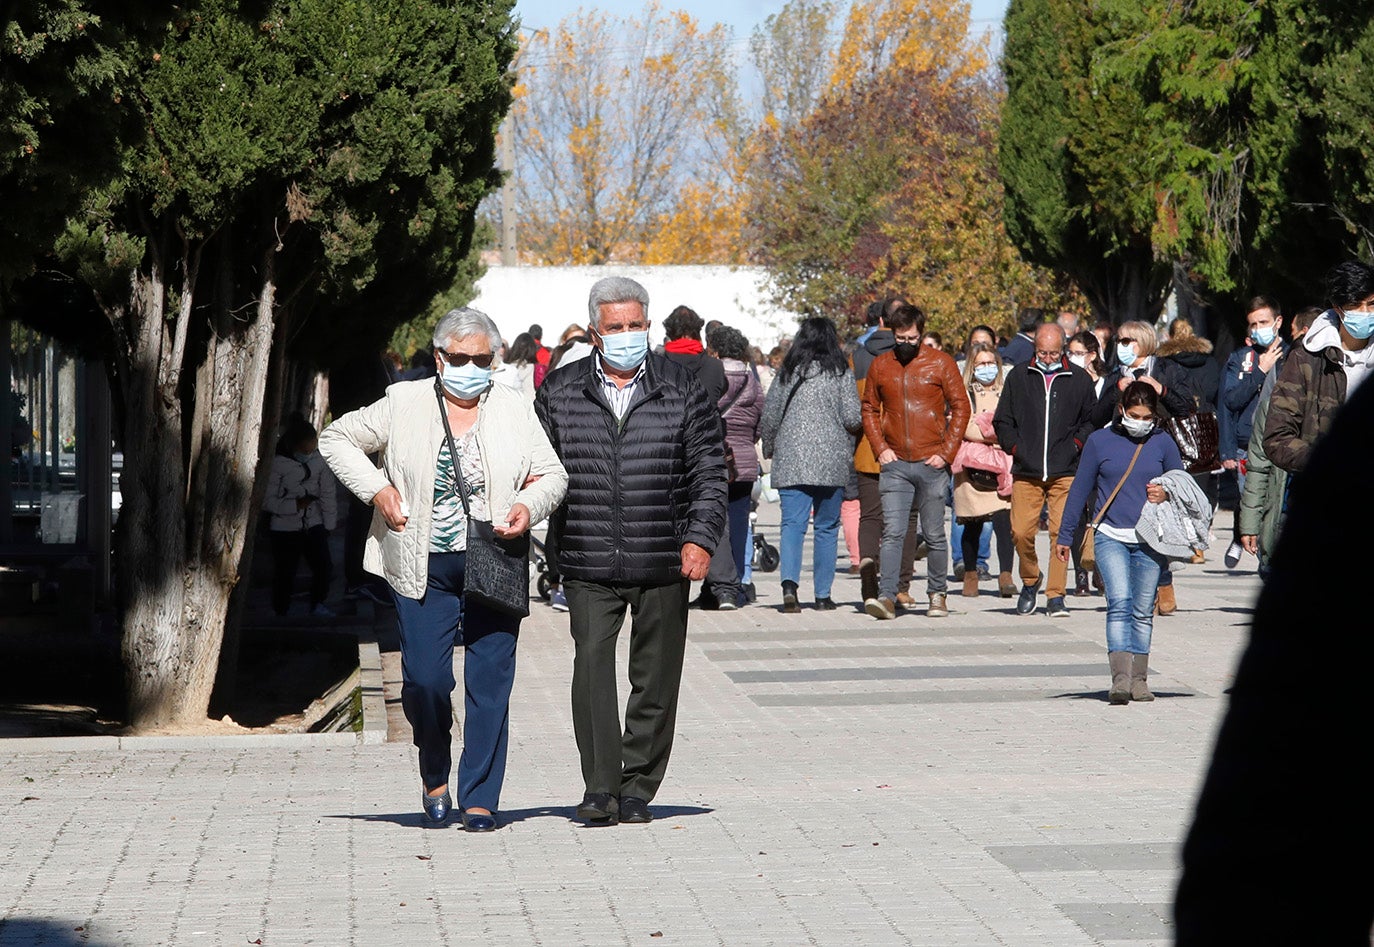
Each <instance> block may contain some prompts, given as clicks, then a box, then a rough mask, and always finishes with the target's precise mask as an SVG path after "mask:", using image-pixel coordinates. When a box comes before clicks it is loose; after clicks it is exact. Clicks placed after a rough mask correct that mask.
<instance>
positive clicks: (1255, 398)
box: [1217, 296, 1288, 569]
mask: <svg viewBox="0 0 1374 947" xmlns="http://www.w3.org/2000/svg"><path fill="white" fill-rule="evenodd" d="M1246 309H1247V312H1246V314H1245V325H1246V332H1247V334H1246V337H1245V343H1246V344H1245V345H1242V346H1241V347H1240V348H1238V349H1236V350H1235V351H1234V352H1232V353H1231V357H1230V358H1228V359H1227V360H1226V367H1225V369H1223V370H1222V373H1221V394H1220V395H1219V396H1218V399H1217V400H1218V402H1219V403H1218V405H1217V408H1218V410H1217V428H1218V434H1219V435H1220V441H1221V464H1222V466H1223V467H1225V468H1226V470H1228V471H1231V472H1232V473H1229V474H1227V476H1234V477H1235V478H1236V482H1237V486H1238V488H1239V491H1240V492H1241V493H1244V492H1245V459H1246V448H1247V447H1249V446H1250V432H1251V425H1252V422H1253V420H1254V417H1255V407H1256V405H1258V404H1259V400H1260V389H1261V388H1263V387H1264V380H1265V378H1267V377H1268V376H1269V373H1270V372H1272V371H1273V370H1274V366H1275V365H1277V364H1278V363H1279V362H1280V361H1282V360H1283V357H1284V356H1285V355H1286V354H1288V344H1287V343H1286V342H1285V341H1284V340H1283V338H1282V337H1281V336H1280V335H1279V330H1280V329H1282V328H1283V315H1282V313H1281V312H1280V310H1279V304H1278V303H1277V302H1276V301H1275V300H1273V299H1270V298H1269V297H1268V296H1256V297H1255V298H1254V299H1252V300H1250V304H1249V306H1247V307H1246ZM1241 552H1242V548H1241V544H1240V509H1239V504H1237V510H1236V514H1235V536H1234V538H1233V539H1232V540H1231V545H1230V546H1229V547H1227V549H1226V560H1225V561H1226V567H1227V568H1228V569H1234V568H1235V567H1236V566H1237V565H1239V564H1240V556H1241Z"/></svg>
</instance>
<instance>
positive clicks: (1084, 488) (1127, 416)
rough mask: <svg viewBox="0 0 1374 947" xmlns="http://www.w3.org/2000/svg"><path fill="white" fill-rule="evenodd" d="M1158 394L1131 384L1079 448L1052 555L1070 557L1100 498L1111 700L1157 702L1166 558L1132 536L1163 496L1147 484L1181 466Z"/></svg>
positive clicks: (1098, 540)
mask: <svg viewBox="0 0 1374 947" xmlns="http://www.w3.org/2000/svg"><path fill="white" fill-rule="evenodd" d="M1158 417H1159V395H1158V394H1157V393H1156V392H1155V390H1154V387H1153V386H1151V385H1149V384H1148V383H1146V382H1142V381H1137V382H1132V383H1130V384H1129V385H1127V386H1126V389H1125V390H1124V391H1123V392H1122V393H1121V402H1120V413H1119V414H1118V416H1117V420H1116V421H1115V422H1114V423H1113V424H1112V425H1111V426H1110V427H1106V428H1103V429H1101V430H1099V431H1094V432H1093V433H1092V434H1091V435H1089V436H1088V441H1087V443H1086V444H1084V445H1083V455H1082V457H1081V458H1080V459H1079V461H1078V473H1077V474H1075V475H1074V478H1073V486H1071V487H1070V488H1069V498H1068V500H1067V501H1066V502H1065V504H1064V519H1063V521H1062V522H1061V523H1060V524H1059V536H1058V537H1057V539H1056V541H1055V547H1054V554H1055V556H1057V557H1058V558H1059V561H1061V562H1067V561H1068V560H1069V554H1070V551H1071V550H1070V544H1071V542H1072V540H1073V534H1074V531H1075V529H1077V527H1078V523H1079V520H1080V518H1081V517H1082V516H1083V509H1084V507H1085V505H1086V504H1087V503H1088V501H1089V498H1090V497H1096V499H1097V503H1096V506H1097V511H1098V512H1097V515H1096V516H1095V517H1094V519H1093V523H1094V529H1095V530H1096V536H1095V540H1094V547H1095V552H1096V555H1097V565H1098V568H1099V569H1100V570H1101V572H1102V578H1103V581H1104V584H1105V585H1106V593H1107V663H1108V665H1109V667H1110V668H1111V675H1112V686H1111V690H1110V691H1109V692H1108V694H1107V699H1108V701H1110V702H1111V703H1113V704H1124V703H1126V702H1127V701H1131V700H1139V701H1147V700H1154V695H1153V694H1151V693H1150V688H1149V685H1148V683H1147V678H1148V676H1149V663H1150V660H1149V659H1150V639H1151V635H1152V632H1153V630H1154V602H1155V593H1156V590H1157V587H1158V585H1159V577H1160V573H1161V571H1163V569H1164V568H1165V565H1166V560H1165V559H1164V557H1163V556H1161V555H1160V554H1159V553H1157V552H1155V551H1154V550H1153V549H1151V548H1150V547H1149V546H1148V545H1146V544H1145V543H1142V542H1140V540H1139V539H1138V537H1137V536H1136V532H1135V527H1136V523H1137V522H1138V521H1139V520H1140V511H1141V510H1142V509H1144V507H1145V504H1146V503H1163V502H1164V501H1165V500H1167V499H1168V494H1167V493H1166V492H1165V490H1164V488H1163V487H1161V486H1158V485H1156V484H1152V483H1150V481H1151V480H1152V479H1154V478H1156V477H1159V476H1161V475H1162V474H1164V473H1165V472H1166V471H1169V470H1181V469H1183V459H1182V458H1181V457H1180V456H1179V453H1178V445H1177V444H1175V443H1174V439H1173V438H1172V437H1170V436H1169V435H1168V434H1167V433H1165V432H1164V431H1163V430H1161V429H1160V428H1159V427H1158V426H1157V425H1156V421H1157V420H1158Z"/></svg>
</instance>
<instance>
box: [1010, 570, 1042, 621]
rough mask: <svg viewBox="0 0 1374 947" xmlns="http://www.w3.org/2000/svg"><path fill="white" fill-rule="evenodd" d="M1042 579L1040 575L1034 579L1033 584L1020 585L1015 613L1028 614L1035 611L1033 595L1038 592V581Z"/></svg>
mask: <svg viewBox="0 0 1374 947" xmlns="http://www.w3.org/2000/svg"><path fill="white" fill-rule="evenodd" d="M1043 581H1044V577H1043V576H1042V577H1041V578H1039V579H1036V580H1035V584H1034V585H1023V586H1021V595H1020V597H1019V598H1017V600H1016V614H1018V615H1029V614H1030V613H1031V612H1033V611H1035V596H1036V595H1037V594H1038V593H1039V591H1040V583H1041V582H1043Z"/></svg>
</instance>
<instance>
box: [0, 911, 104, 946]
mask: <svg viewBox="0 0 1374 947" xmlns="http://www.w3.org/2000/svg"><path fill="white" fill-rule="evenodd" d="M109 943H112V942H111V941H107V940H103V939H101V938H99V937H92V936H91V932H90V931H88V930H86V928H85V927H83V926H82V925H81V922H80V921H60V920H55V919H53V918H47V917H7V918H0V944H3V945H4V947H28V945H30V944H33V945H37V944H45V945H49V944H50V945H52V947H66V945H68V944H81V945H84V947H104V945H105V944H109Z"/></svg>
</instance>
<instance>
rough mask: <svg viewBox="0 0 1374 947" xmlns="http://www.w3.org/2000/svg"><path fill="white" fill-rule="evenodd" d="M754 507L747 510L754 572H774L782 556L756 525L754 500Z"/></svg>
mask: <svg viewBox="0 0 1374 947" xmlns="http://www.w3.org/2000/svg"><path fill="white" fill-rule="evenodd" d="M753 506H754V509H752V510H750V511H749V530H750V532H752V533H753V534H754V550H753V555H754V558H753V566H754V571H755V572H776V571H777V570H778V564H779V563H780V562H781V561H782V557H781V556H780V555H779V554H778V547H777V546H774V545H773V544H772V543H770V542H769V541H768V540H767V539H765V538H764V537H763V534H762V533H760V532H759V527H758V512H757V510H758V501H757V500H755V501H754V504H753Z"/></svg>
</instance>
